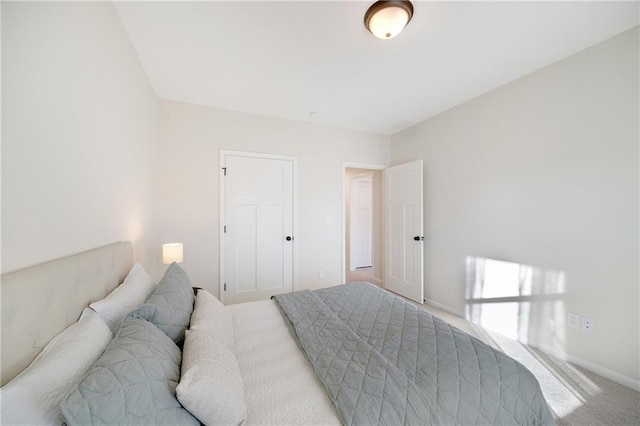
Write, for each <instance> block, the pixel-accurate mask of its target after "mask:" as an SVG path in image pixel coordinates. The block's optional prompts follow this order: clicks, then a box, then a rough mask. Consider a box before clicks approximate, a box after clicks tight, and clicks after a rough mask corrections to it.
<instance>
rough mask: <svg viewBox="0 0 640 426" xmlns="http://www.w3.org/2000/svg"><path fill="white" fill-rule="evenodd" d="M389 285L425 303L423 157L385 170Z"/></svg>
mask: <svg viewBox="0 0 640 426" xmlns="http://www.w3.org/2000/svg"><path fill="white" fill-rule="evenodd" d="M384 198H385V245H386V247H385V287H386V288H387V289H389V290H391V291H393V292H394V293H398V294H399V295H401V296H404V297H406V298H408V299H411V300H413V301H416V302H418V303H423V301H424V289H423V282H424V280H423V271H424V268H423V259H424V257H423V255H422V253H423V248H422V246H423V239H424V238H423V229H422V227H423V221H422V160H417V161H412V162H410V163H406V164H401V165H399V166H393V167H389V168H387V169H385V170H384Z"/></svg>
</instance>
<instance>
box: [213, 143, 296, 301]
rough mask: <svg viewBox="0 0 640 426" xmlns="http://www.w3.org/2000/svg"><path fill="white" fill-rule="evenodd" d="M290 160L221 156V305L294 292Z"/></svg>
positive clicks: (291, 165) (248, 155) (236, 154)
mask: <svg viewBox="0 0 640 426" xmlns="http://www.w3.org/2000/svg"><path fill="white" fill-rule="evenodd" d="M294 162H295V159H293V158H286V157H285V158H283V157H276V156H260V154H244V153H229V152H224V151H223V152H222V153H221V165H222V174H221V179H223V181H222V182H221V189H222V190H223V193H224V196H223V197H221V198H223V200H221V201H222V202H223V204H224V205H223V206H221V221H222V223H221V267H222V270H221V296H222V297H221V298H222V300H223V302H224V303H225V304H233V303H241V302H250V301H254V300H263V299H268V298H269V297H271V296H272V295H274V294H280V293H287V292H290V291H292V290H293V255H294V250H293V248H294V243H295V236H294V235H293V228H294V227H293V205H294V200H293V197H294V191H293V189H294V188H293V187H294Z"/></svg>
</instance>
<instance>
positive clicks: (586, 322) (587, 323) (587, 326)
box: [582, 317, 596, 333]
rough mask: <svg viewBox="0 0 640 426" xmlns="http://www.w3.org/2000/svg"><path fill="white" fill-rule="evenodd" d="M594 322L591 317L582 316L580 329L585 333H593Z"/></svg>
mask: <svg viewBox="0 0 640 426" xmlns="http://www.w3.org/2000/svg"><path fill="white" fill-rule="evenodd" d="M595 327H596V323H595V321H594V320H592V319H591V318H587V317H582V331H584V332H585V333H593V330H594V329H595Z"/></svg>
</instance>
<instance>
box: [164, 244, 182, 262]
mask: <svg viewBox="0 0 640 426" xmlns="http://www.w3.org/2000/svg"><path fill="white" fill-rule="evenodd" d="M182 260H183V259H182V243H171V244H163V245H162V263H164V264H165V265H168V264H170V263H173V262H176V263H182Z"/></svg>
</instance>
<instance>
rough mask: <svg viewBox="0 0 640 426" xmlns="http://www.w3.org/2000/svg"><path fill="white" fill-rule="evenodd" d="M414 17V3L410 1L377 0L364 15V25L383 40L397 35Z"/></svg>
mask: <svg viewBox="0 0 640 426" xmlns="http://www.w3.org/2000/svg"><path fill="white" fill-rule="evenodd" d="M412 17H413V5H412V4H411V2H409V1H378V2H375V3H374V4H373V5H372V6H371V7H370V8H369V10H367V13H366V14H365V16H364V25H365V26H366V27H367V29H368V30H369V31H371V33H372V34H373V35H374V36H376V37H378V38H380V39H383V40H386V39H389V38H393V37H395V36H397V35H398V34H399V33H400V31H402V30H403V29H404V27H406V26H407V24H408V23H409V21H411V18H412Z"/></svg>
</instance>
